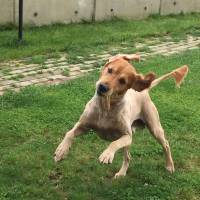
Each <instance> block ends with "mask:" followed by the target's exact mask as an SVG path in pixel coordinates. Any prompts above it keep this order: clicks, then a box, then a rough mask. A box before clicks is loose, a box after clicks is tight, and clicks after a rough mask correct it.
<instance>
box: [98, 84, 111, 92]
mask: <svg viewBox="0 0 200 200" xmlns="http://www.w3.org/2000/svg"><path fill="white" fill-rule="evenodd" d="M108 90H109V87H108V86H107V85H105V84H102V83H100V84H99V87H98V93H105V92H107V91H108Z"/></svg>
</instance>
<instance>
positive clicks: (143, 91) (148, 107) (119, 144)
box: [54, 54, 188, 178]
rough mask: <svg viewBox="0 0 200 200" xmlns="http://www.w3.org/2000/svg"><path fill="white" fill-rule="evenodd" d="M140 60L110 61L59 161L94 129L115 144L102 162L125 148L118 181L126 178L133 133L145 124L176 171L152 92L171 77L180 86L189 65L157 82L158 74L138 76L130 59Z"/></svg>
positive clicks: (57, 155) (60, 149)
mask: <svg viewBox="0 0 200 200" xmlns="http://www.w3.org/2000/svg"><path fill="white" fill-rule="evenodd" d="M139 59H140V56H139V55H136V54H132V55H126V54H119V55H117V56H114V57H112V58H110V59H109V61H108V62H107V63H106V64H105V66H104V67H103V69H102V72H101V75H100V79H99V80H98V81H97V83H96V93H95V95H94V96H93V98H92V99H91V100H90V101H89V102H88V103H87V105H86V107H85V110H84V112H83V114H82V115H81V117H80V119H79V121H78V122H77V123H76V124H75V126H74V127H73V128H72V129H71V130H70V131H69V132H67V133H66V135H65V137H64V139H63V141H62V142H61V143H60V145H59V146H58V147H57V149H56V151H55V157H54V159H55V161H56V162H57V161H59V160H62V159H63V158H64V156H65V155H66V154H67V153H68V152H69V148H70V146H71V144H72V141H73V139H74V137H76V136H78V135H81V134H82V133H83V132H85V131H87V130H89V129H93V130H95V131H96V132H97V133H98V135H99V136H100V137H101V138H103V139H105V140H109V141H112V142H111V143H110V145H109V146H108V147H107V148H106V149H105V150H104V152H103V153H102V154H101V155H100V156H99V161H100V162H101V163H105V164H108V163H112V161H113V158H114V155H115V153H116V152H117V151H118V150H119V149H123V152H124V157H123V158H124V159H123V163H122V166H121V169H120V170H119V172H117V173H116V174H115V178H116V177H120V176H125V175H126V172H127V169H128V166H129V161H130V153H129V147H130V145H131V143H132V132H134V131H135V128H136V127H137V124H138V122H142V123H144V124H145V125H146V126H147V127H148V129H149V130H150V132H151V133H152V135H153V136H154V138H155V139H156V140H157V141H158V142H159V143H160V144H161V145H162V147H163V150H164V153H165V157H166V169H167V170H168V171H169V172H170V173H172V172H174V163H173V159H172V156H171V152H170V146H169V143H168V141H167V140H166V138H165V135H164V130H163V128H162V126H161V124H160V120H159V115H158V111H157V109H156V107H155V105H154V104H153V102H152V100H151V98H150V96H149V93H148V92H149V90H150V89H151V88H153V87H155V86H156V85H157V84H158V83H160V82H161V81H162V80H164V79H167V78H169V77H174V78H175V81H176V84H177V86H179V85H180V84H181V82H182V81H183V79H184V77H185V76H186V75H187V72H188V66H186V65H185V66H183V67H181V68H178V69H176V70H174V71H172V72H171V73H168V74H165V75H163V76H161V77H160V78H157V79H155V75H154V73H148V74H147V75H145V76H143V75H141V74H138V73H137V72H136V70H135V68H134V67H133V66H132V65H131V64H130V63H129V61H130V60H139Z"/></svg>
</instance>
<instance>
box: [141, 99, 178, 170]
mask: <svg viewBox="0 0 200 200" xmlns="http://www.w3.org/2000/svg"><path fill="white" fill-rule="evenodd" d="M143 116H144V119H145V122H146V124H147V127H148V129H149V130H150V132H151V133H152V135H153V136H154V138H155V139H156V140H157V141H158V142H159V143H160V144H161V145H162V147H163V150H164V153H165V157H166V169H167V170H168V171H169V172H170V173H173V172H174V162H173V159H172V155H171V151H170V146H169V143H168V141H167V139H166V138H165V135H164V130H163V128H162V126H161V124H160V119H159V114H158V111H157V109H156V107H155V105H154V104H153V102H148V103H146V104H145V105H144V110H143Z"/></svg>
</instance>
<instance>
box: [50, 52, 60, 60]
mask: <svg viewBox="0 0 200 200" xmlns="http://www.w3.org/2000/svg"><path fill="white" fill-rule="evenodd" d="M47 57H48V58H50V59H52V58H53V59H59V58H60V57H61V53H60V52H57V51H56V52H52V53H50V54H48V55H47Z"/></svg>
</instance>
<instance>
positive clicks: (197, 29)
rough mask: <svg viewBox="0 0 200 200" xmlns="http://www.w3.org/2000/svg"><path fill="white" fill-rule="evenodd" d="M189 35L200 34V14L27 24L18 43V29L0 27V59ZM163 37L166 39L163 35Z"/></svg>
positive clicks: (87, 51)
mask: <svg viewBox="0 0 200 200" xmlns="http://www.w3.org/2000/svg"><path fill="white" fill-rule="evenodd" d="M186 34H192V35H200V14H191V15H180V16H168V17H160V16H152V17H150V18H148V19H145V20H141V21H131V20H126V21H125V20H113V21H107V22H99V23H88V24H70V25H65V26H64V25H54V26H46V27H45V26H44V27H40V28H30V27H26V28H25V30H24V36H25V37H24V39H25V41H24V43H23V44H21V45H19V44H18V43H17V42H16V38H17V29H16V28H13V27H8V26H7V27H0V61H2V60H7V59H13V58H23V57H27V56H33V55H40V54H48V53H55V52H58V51H62V52H66V53H68V54H69V56H70V57H71V58H72V59H75V57H76V56H77V55H84V56H87V55H88V54H90V53H98V52H99V51H103V50H106V49H107V48H108V47H110V46H115V45H121V44H122V43H126V46H127V45H130V46H131V47H134V44H135V42H139V41H140V42H142V41H144V39H145V38H148V37H160V38H161V39H162V38H163V36H172V37H173V38H174V40H176V39H177V38H178V40H179V39H180V37H185V35H186ZM163 39H164V38H163Z"/></svg>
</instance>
